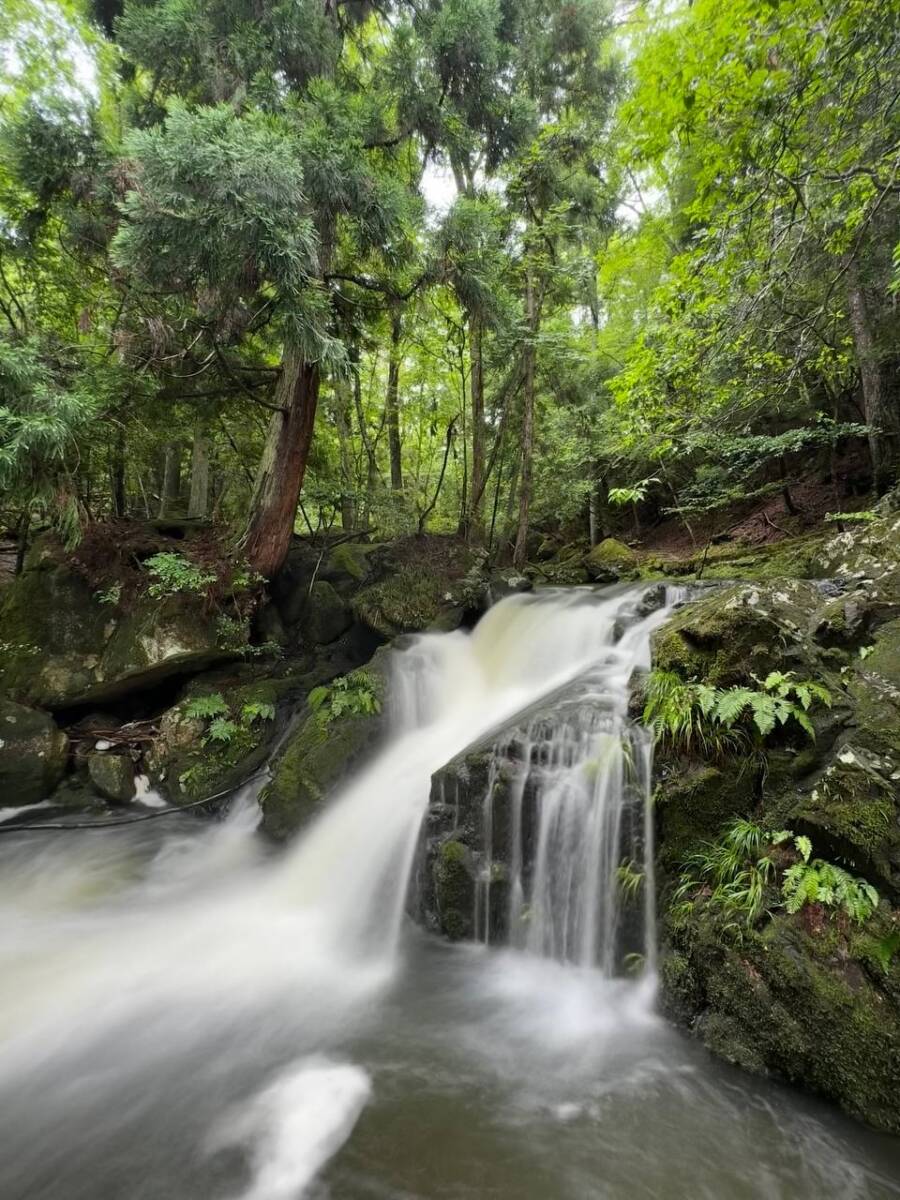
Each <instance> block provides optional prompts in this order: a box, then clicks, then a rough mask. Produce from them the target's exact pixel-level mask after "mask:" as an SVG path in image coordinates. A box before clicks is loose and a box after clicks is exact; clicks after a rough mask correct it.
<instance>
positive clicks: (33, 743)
mask: <svg viewBox="0 0 900 1200" xmlns="http://www.w3.org/2000/svg"><path fill="white" fill-rule="evenodd" d="M68 752H69V739H68V738H67V737H66V735H65V734H64V733H63V731H62V730H61V729H58V728H57V727H56V725H55V724H54V721H53V718H52V717H51V716H49V715H48V714H47V713H43V712H38V711H37V710H36V709H33V708H26V707H25V706H24V705H21V704H15V703H13V701H11V700H6V699H4V698H2V697H0V807H2V806H5V805H20V804H36V803H37V802H38V801H40V800H44V799H46V798H47V796H49V795H50V793H51V792H52V791H53V789H54V788H55V787H56V785H57V784H58V783H59V781H60V780H61V779H62V777H63V774H64V772H65V769H66V761H67V759H68Z"/></svg>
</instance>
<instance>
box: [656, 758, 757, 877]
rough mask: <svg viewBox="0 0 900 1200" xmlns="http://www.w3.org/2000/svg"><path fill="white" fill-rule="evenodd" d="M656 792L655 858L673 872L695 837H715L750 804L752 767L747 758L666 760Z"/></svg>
mask: <svg viewBox="0 0 900 1200" xmlns="http://www.w3.org/2000/svg"><path fill="white" fill-rule="evenodd" d="M664 770H665V774H664V775H663V778H662V780H661V782H660V785H659V788H658V791H657V801H656V810H657V821H658V823H659V832H660V836H659V841H660V857H661V859H662V862H663V864H664V865H665V866H666V868H667V869H669V870H672V871H675V870H677V869H679V868H680V866H681V864H682V863H683V862H684V861H685V859H686V858H687V857H688V856H689V855H690V854H691V853H692V852H693V851H694V850H696V848H697V845H698V843H699V842H703V841H710V840H712V839H714V838H716V837H718V836H719V834H720V833H721V831H722V827H723V826H724V825H725V824H726V823H727V822H728V821H729V820H730V819H731V818H733V817H735V816H738V815H740V814H741V813H745V812H747V811H749V810H751V809H752V808H753V805H754V794H755V789H756V770H755V768H754V765H753V764H752V763H751V762H749V761H737V760H733V761H730V762H726V763H723V764H721V765H712V764H708V763H707V764H700V763H691V762H690V761H688V760H684V759H673V760H669V761H668V762H667V764H666V767H665V768H664Z"/></svg>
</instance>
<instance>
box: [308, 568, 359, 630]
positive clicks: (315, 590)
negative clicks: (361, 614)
mask: <svg viewBox="0 0 900 1200" xmlns="http://www.w3.org/2000/svg"><path fill="white" fill-rule="evenodd" d="M352 624H353V617H352V616H351V614H350V611H349V610H348V609H347V607H346V605H345V604H344V602H343V600H342V599H341V598H340V596H339V595H338V594H337V592H336V591H335V589H334V588H333V587H332V586H331V584H330V583H327V582H326V581H325V580H324V579H318V580H316V582H315V583H314V584H313V585H312V587H311V588H310V590H309V596H308V598H307V603H306V611H305V613H304V618H303V635H304V639H305V640H306V641H308V642H312V643H313V644H314V645H319V646H326V645H328V644H329V643H330V642H336V641H337V639H338V638H339V637H340V636H341V634H342V633H346V632H347V630H348V629H349V628H350V626H351V625H352Z"/></svg>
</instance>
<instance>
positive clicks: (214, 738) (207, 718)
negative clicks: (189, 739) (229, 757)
mask: <svg viewBox="0 0 900 1200" xmlns="http://www.w3.org/2000/svg"><path fill="white" fill-rule="evenodd" d="M182 711H183V713H184V716H185V717H187V718H188V719H189V720H199V721H203V722H204V723H205V725H206V733H205V735H204V737H203V745H204V746H205V745H208V744H209V743H210V742H215V743H218V744H220V745H229V744H230V743H231V742H233V741H234V740H235V739H236V738H237V737H238V735H239V734H241V733H247V732H249V731H250V730H251V729H252V727H253V726H254V725H255V724H256V723H257V722H259V721H274V720H275V706H274V704H270V703H268V702H267V701H263V700H250V701H247V703H246V704H243V705H241V708H240V710H239V712H237V713H232V710H231V707H230V706H229V705H228V704H227V702H226V701H225V699H224V697H223V696H222V694H221V692H213V693H211V694H210V695H208V696H194V697H193V698H192V699H190V700H188V701H187V703H186V704H185V705H184V708H183V710H182Z"/></svg>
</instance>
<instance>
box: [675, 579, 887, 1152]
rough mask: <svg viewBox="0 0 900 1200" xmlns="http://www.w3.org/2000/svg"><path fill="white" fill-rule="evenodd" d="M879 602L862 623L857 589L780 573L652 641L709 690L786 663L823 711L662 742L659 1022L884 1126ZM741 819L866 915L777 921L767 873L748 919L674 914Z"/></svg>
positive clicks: (700, 909) (694, 906)
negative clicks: (850, 893)
mask: <svg viewBox="0 0 900 1200" xmlns="http://www.w3.org/2000/svg"><path fill="white" fill-rule="evenodd" d="M882 600H883V602H884V603H883V604H882V606H881V607H880V609H879V611H878V614H877V616H876V617H875V618H874V620H873V618H872V610H871V608H870V607H868V606H867V605H866V602H865V596H864V594H862V589H859V590H857V589H851V590H849V591H847V592H846V593H844V594H841V595H834V594H828V592H827V591H823V590H822V589H820V588H814V587H812V586H811V585H810V584H806V583H802V582H800V581H796V580H794V581H777V582H772V583H769V584H760V585H742V586H738V587H731V588H726V589H724V590H722V591H721V592H719V593H716V594H714V595H712V596H709V597H707V598H705V599H703V600H700V601H699V602H697V603H694V604H690V605H688V606H687V607H686V608H685V609H684V610H682V611H681V612H679V613H676V614H675V615H674V616H673V618H672V619H671V620H670V621H669V622H667V623H666V625H665V626H663V627H662V628H661V629H660V630H658V631H657V633H656V635H655V637H654V665H655V666H657V667H662V668H664V669H666V670H672V671H675V672H676V673H678V674H680V675H681V676H682V677H683V678H685V679H698V680H704V681H706V682H708V683H710V684H713V685H715V686H720V687H727V686H730V685H744V686H748V687H751V688H759V687H760V683H759V680H761V679H763V678H764V677H765V675H766V674H767V673H768V671H770V670H778V671H783V672H786V671H793V672H795V676H796V678H798V679H811V680H816V681H818V682H820V683H824V684H825V685H826V686H827V687H828V689H829V691H830V693H831V697H832V701H833V704H832V707H831V708H827V707H825V706H824V705H821V704H820V705H817V706H816V707H815V708H813V709H811V710H810V713H809V716H810V718H811V719H812V721H813V724H814V726H815V732H816V738H815V740H810V739H808V738H806V739H800V737H799V736H798V737H793V738H792V736H791V735H790V734H789V733H787V732H786V730H784V729H783V728H782V729H776V730H775V731H774V732H773V734H772V735H771V737H770V738H768V739H767V740H765V741H764V742H762V741H758V742H757V744H756V745H755V746H754V748H753V750H752V753H751V752H750V748H749V747H748V750H747V752H746V753H736V752H731V753H728V752H725V753H716V752H712V751H711V752H709V753H708V754H707V755H706V756H705V755H704V753H703V751H702V749H701V747H700V746H699V745H698V744H696V743H695V744H694V745H693V746H691V747H688V748H684V747H682V748H681V749H680V750H679V749H673V748H671V747H669V748H663V749H662V750H661V751H660V752H658V753H657V759H656V780H657V803H656V812H657V839H658V842H657V844H658V858H659V867H660V876H661V885H662V896H663V901H662V904H661V910H662V913H663V915H664V936H663V954H662V962H661V981H662V996H663V1001H664V1004H665V1006H666V1008H667V1009H668V1011H669V1012H670V1014H671V1015H672V1016H673V1017H675V1018H676V1019H678V1020H680V1021H681V1022H683V1023H685V1024H686V1025H688V1027H689V1028H691V1029H692V1031H693V1032H694V1033H695V1034H696V1035H697V1036H698V1037H699V1038H701V1039H702V1040H703V1041H704V1043H705V1044H706V1045H707V1046H708V1047H709V1048H710V1049H711V1050H713V1051H714V1052H715V1053H716V1054H718V1055H720V1056H721V1057H723V1058H725V1059H727V1060H728V1061H730V1062H732V1063H735V1064H736V1065H738V1066H740V1067H742V1068H743V1069H745V1070H750V1071H755V1072H764V1073H769V1074H773V1075H778V1076H780V1077H782V1078H786V1079H788V1080H790V1081H791V1082H793V1083H796V1084H800V1085H802V1086H804V1087H806V1088H809V1089H810V1090H813V1091H817V1092H820V1093H821V1094H823V1095H825V1096H828V1097H830V1098H831V1099H833V1100H835V1101H836V1102H837V1103H839V1104H841V1105H842V1106H843V1107H844V1108H845V1109H847V1111H848V1112H851V1113H853V1114H854V1115H856V1116H859V1117H861V1118H862V1119H864V1120H866V1121H868V1122H870V1123H871V1124H873V1125H876V1126H878V1127H880V1128H885V1129H891V1130H895V1131H896V1130H900V1096H898V1093H897V1089H896V1079H897V1078H900V960H898V959H897V958H896V956H894V959H891V957H890V955H888V956H887V957H883V956H882V957H879V950H878V947H879V946H880V945H881V944H882V943H883V941H884V939H886V938H889V937H890V936H891V934H892V931H895V930H896V928H897V926H898V924H900V913H898V911H897V909H896V908H894V907H893V906H895V905H897V903H898V901H900V805H898V799H897V781H898V780H900V620H888V621H887V622H886V623H883V624H881V625H880V626H879V625H878V621H884V620H885V617H886V616H887V615H888V614H889V612H890V597H889V596H888V595H885V596H883V597H882ZM861 650H862V651H864V652H863V653H861V652H860V651H861ZM737 817H741V818H747V819H750V820H753V821H755V822H757V823H760V824H761V825H762V826H763V827H764V828H765V829H768V830H778V829H782V828H787V829H791V830H793V831H794V832H796V833H802V834H804V835H805V836H807V837H809V839H810V840H811V843H812V847H813V850H812V854H813V857H817V858H822V859H825V860H826V861H829V862H834V863H837V864H838V865H840V866H842V867H844V869H846V870H848V871H850V872H851V874H854V875H857V876H860V877H862V878H864V879H866V880H867V881H869V882H870V883H872V884H874V885H875V887H876V888H877V889H878V892H879V895H880V897H881V903H880V905H879V907H878V909H877V910H876V912H875V914H874V915H873V916H872V917H870V918H869V920H868V921H866V922H865V923H864V924H863V925H856V924H854V923H853V922H852V921H851V920H850V919H849V917H848V916H847V914H846V913H844V912H842V911H841V910H840V907H839V906H837V907H835V908H833V909H829V908H827V907H825V906H823V905H818V906H815V905H812V906H810V905H807V906H805V907H804V908H803V909H801V911H800V912H799V913H797V914H789V913H787V912H786V911H785V909H784V908H783V906H782V904H781V897H780V885H779V883H778V881H777V880H776V881H773V883H772V885H771V890H770V892H769V893H768V894H767V896H766V904H765V909H764V912H763V913H762V914H761V915H760V917H759V919H758V920H757V921H756V922H754V923H752V924H751V925H749V926H741V925H740V918H739V917H738V918H737V924H736V923H735V917H734V915H733V914H732V913H724V912H723V911H722V910H721V909H718V908H717V907H716V905H715V904H714V903H712V902H710V901H709V891H708V890H707V892H705V893H704V892H703V891H702V890H701V891H700V892H699V893H698V894H695V897H694V899H693V901H692V902H691V904H690V905H689V906H688V907H687V909H686V908H685V905H684V903H683V899H684V898H683V896H681V897H679V896H678V895H677V893H676V888H677V885H678V883H679V880H680V879H681V878H682V872H683V871H685V870H686V869H690V868H689V864H690V860H691V855H693V854H695V853H697V852H698V851H703V850H704V847H708V843H709V842H710V841H713V840H715V839H717V838H719V837H720V836H721V834H722V831H723V828H724V827H726V826H727V825H729V824H730V823H731V822H733V821H734V819H735V818H737ZM780 869H782V870H783V869H784V864H782V865H781V868H780ZM885 944H887V943H885ZM892 1081H893V1082H892Z"/></svg>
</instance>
